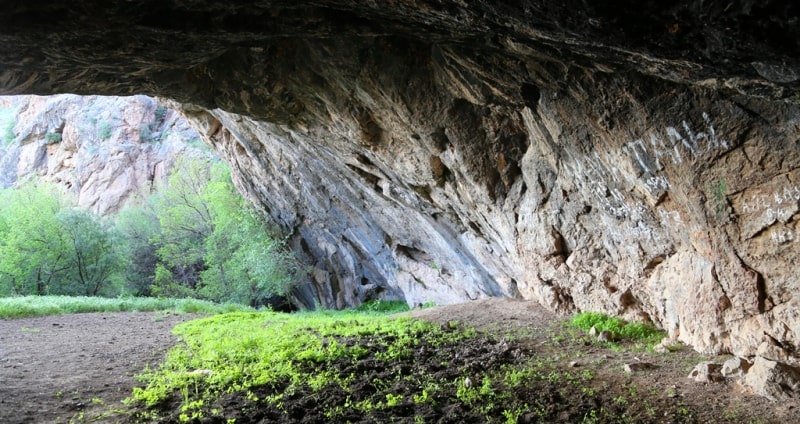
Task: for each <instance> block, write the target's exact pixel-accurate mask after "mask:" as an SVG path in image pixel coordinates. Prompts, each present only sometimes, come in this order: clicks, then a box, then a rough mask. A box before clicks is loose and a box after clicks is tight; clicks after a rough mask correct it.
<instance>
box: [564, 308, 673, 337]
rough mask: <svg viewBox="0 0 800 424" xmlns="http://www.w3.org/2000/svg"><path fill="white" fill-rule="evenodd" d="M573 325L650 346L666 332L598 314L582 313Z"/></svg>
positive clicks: (646, 325) (577, 316)
mask: <svg viewBox="0 0 800 424" xmlns="http://www.w3.org/2000/svg"><path fill="white" fill-rule="evenodd" d="M571 324H572V326H573V327H576V328H579V329H581V330H586V331H588V330H589V329H591V328H592V327H594V328H595V329H597V331H608V332H610V333H611V334H612V335H613V336H614V337H615V338H620V339H628V340H632V341H640V342H644V343H647V344H648V345H655V344H657V343H658V342H660V341H661V339H662V338H663V337H664V332H663V331H660V330H658V329H657V328H655V326H653V325H651V324H641V323H637V322H626V321H625V320H622V319H620V318H614V317H609V316H608V315H606V314H602V313H598V312H582V313H580V314H578V315H575V316H574V317H573V318H572V321H571Z"/></svg>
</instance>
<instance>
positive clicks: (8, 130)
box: [3, 119, 17, 146]
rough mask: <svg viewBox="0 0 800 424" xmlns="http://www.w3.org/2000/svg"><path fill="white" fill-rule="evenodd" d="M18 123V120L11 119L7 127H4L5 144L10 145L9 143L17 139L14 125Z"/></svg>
mask: <svg viewBox="0 0 800 424" xmlns="http://www.w3.org/2000/svg"><path fill="white" fill-rule="evenodd" d="M16 125H17V121H15V120H13V119H12V120H9V121H8V122H7V123H6V126H5V128H3V144H4V145H6V146H8V145H9V144H11V143H13V142H14V140H16V138H17V135H16V134H14V127H15V126H16Z"/></svg>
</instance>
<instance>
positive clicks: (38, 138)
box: [0, 95, 199, 215]
mask: <svg viewBox="0 0 800 424" xmlns="http://www.w3.org/2000/svg"><path fill="white" fill-rule="evenodd" d="M0 110H2V112H3V113H2V115H0V116H2V117H3V122H0V127H2V128H3V131H4V134H3V142H2V145H0V187H2V188H6V187H10V186H12V185H14V184H15V183H16V182H17V181H19V180H25V179H28V178H30V177H31V176H33V175H37V176H39V177H40V178H43V179H45V180H48V181H52V182H55V183H56V184H59V185H61V186H63V187H65V188H66V189H67V190H68V191H69V192H71V193H72V194H74V196H75V198H76V200H77V203H78V205H79V206H81V207H84V208H88V209H91V210H92V211H93V212H95V213H98V214H101V215H107V214H112V213H115V212H118V211H119V209H120V208H122V207H123V206H124V205H125V204H126V203H127V202H129V201H131V200H136V199H140V198H141V197H142V196H146V195H148V194H150V193H151V191H152V189H153V188H154V186H155V185H156V184H157V183H158V182H159V181H163V180H164V179H165V178H166V176H167V175H168V174H169V171H170V170H171V168H172V166H173V164H174V163H175V160H176V158H177V157H178V156H179V155H182V154H189V152H194V151H195V150H196V149H193V148H192V147H191V146H190V145H189V144H187V141H190V140H192V139H195V140H198V141H199V136H198V134H197V133H196V132H195V131H194V130H193V129H192V128H190V127H189V126H188V124H187V122H186V120H185V119H184V118H183V117H182V116H181V115H180V114H177V113H175V111H172V110H169V109H166V108H165V107H164V106H161V105H159V104H158V103H157V102H156V101H155V100H154V99H152V98H149V97H145V96H134V97H102V96H85V97H83V96H76V95H58V96H50V97H38V96H11V97H3V98H2V99H0Z"/></svg>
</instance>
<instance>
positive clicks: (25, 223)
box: [0, 182, 68, 296]
mask: <svg viewBox="0 0 800 424" xmlns="http://www.w3.org/2000/svg"><path fill="white" fill-rule="evenodd" d="M63 204H64V201H63V200H62V198H61V196H60V195H59V194H58V192H57V191H56V190H55V187H53V186H52V185H47V184H41V183H38V182H31V183H29V184H26V185H23V186H22V187H21V188H20V189H16V190H14V189H6V190H0V294H2V295H5V296H8V295H27V294H40V295H41V294H47V293H49V292H50V290H49V286H50V284H51V282H53V281H54V280H57V279H58V277H59V274H60V273H61V272H62V271H63V269H64V267H65V261H66V257H67V255H68V249H67V248H68V247H67V246H65V245H64V244H63V239H62V237H61V235H62V234H61V232H62V230H63V229H62V226H61V223H60V222H59V221H58V219H57V214H58V212H59V210H61V208H62V206H63Z"/></svg>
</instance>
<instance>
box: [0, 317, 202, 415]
mask: <svg viewBox="0 0 800 424" xmlns="http://www.w3.org/2000/svg"><path fill="white" fill-rule="evenodd" d="M196 317H197V316H196V315H194V316H193V315H174V314H165V313H151V312H139V313H96V314H73V315H57V316H48V317H39V318H25V319H14V320H0V423H5V424H17V423H66V422H70V421H71V420H74V421H76V422H81V421H80V420H81V419H83V418H82V417H90V416H91V417H97V416H98V415H102V413H103V412H104V411H109V413H113V411H114V410H115V409H119V408H121V407H122V404H120V401H121V400H122V399H124V398H126V397H128V396H129V395H130V393H131V390H132V388H133V386H134V385H135V380H134V379H133V376H134V375H135V374H137V373H139V372H141V371H142V369H144V367H146V366H148V365H149V366H155V365H156V364H158V363H159V362H160V361H161V360H162V359H163V357H164V352H165V351H166V349H167V348H169V347H170V346H172V345H173V344H175V342H176V339H175V337H174V336H172V328H173V327H174V326H175V325H176V324H178V323H179V322H182V321H186V320H189V319H192V318H196ZM100 411H103V412H100ZM109 420H111V419H110V418H109ZM100 421H102V418H101V419H100ZM95 422H98V421H95Z"/></svg>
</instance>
